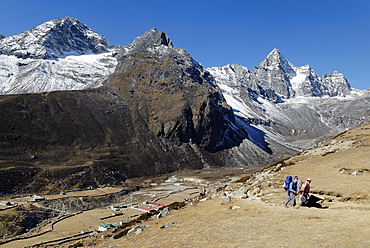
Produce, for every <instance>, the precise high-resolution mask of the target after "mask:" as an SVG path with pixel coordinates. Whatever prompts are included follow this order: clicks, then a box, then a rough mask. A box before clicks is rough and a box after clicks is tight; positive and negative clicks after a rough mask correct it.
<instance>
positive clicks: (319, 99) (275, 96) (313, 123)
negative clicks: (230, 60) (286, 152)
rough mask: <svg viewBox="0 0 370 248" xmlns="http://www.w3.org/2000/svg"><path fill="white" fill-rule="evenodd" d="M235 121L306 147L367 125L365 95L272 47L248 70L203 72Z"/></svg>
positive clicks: (341, 79) (337, 77) (339, 77)
mask: <svg viewBox="0 0 370 248" xmlns="http://www.w3.org/2000/svg"><path fill="white" fill-rule="evenodd" d="M206 70H208V71H209V72H210V73H211V75H212V76H213V77H214V79H215V84H216V85H217V86H218V87H220V88H221V89H222V92H223V94H224V96H225V99H226V101H227V103H228V104H229V105H230V106H231V107H232V108H233V109H234V112H235V115H236V116H237V118H240V119H242V120H247V121H248V122H251V123H254V125H256V126H258V127H257V128H258V129H260V130H263V131H264V132H265V133H266V136H269V137H271V138H272V139H278V138H279V136H281V135H282V136H283V137H284V139H285V141H286V142H287V143H289V144H291V145H293V146H296V145H297V146H298V147H300V148H303V147H305V148H308V147H309V146H311V145H312V144H313V142H314V140H315V139H317V138H318V137H321V136H325V135H328V134H334V133H337V132H341V131H343V130H346V129H351V128H353V127H356V126H359V125H362V124H366V123H368V122H369V120H370V118H369V108H368V104H369V99H370V98H369V97H370V95H369V91H360V90H356V89H353V88H351V86H350V84H349V82H348V81H347V79H346V78H345V77H344V75H343V74H342V73H339V72H336V71H335V72H333V73H331V74H328V73H326V74H324V75H323V76H322V77H319V76H318V75H317V74H316V73H315V72H314V70H313V69H312V68H311V67H310V66H309V65H305V66H301V67H296V66H294V65H293V64H292V63H290V62H289V61H288V60H287V59H286V58H284V56H283V55H282V54H281V53H280V52H279V51H278V50H277V49H274V50H273V51H272V52H270V54H269V55H268V56H267V58H266V59H264V60H263V61H262V62H261V63H260V64H259V65H258V66H256V67H255V68H254V69H253V70H252V71H250V70H248V68H246V67H244V66H241V65H236V64H232V65H226V66H221V67H212V68H207V69H206Z"/></svg>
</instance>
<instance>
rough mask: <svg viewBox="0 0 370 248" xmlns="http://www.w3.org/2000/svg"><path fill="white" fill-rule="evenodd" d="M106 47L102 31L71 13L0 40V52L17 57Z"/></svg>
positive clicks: (60, 54) (51, 55)
mask: <svg viewBox="0 0 370 248" xmlns="http://www.w3.org/2000/svg"><path fill="white" fill-rule="evenodd" d="M108 50H109V43H108V41H107V40H106V39H105V38H104V37H103V36H102V35H99V34H97V33H95V32H94V31H93V30H91V29H90V28H88V27H87V26H86V25H85V24H83V23H81V22H79V21H78V20H77V19H76V18H73V17H64V18H60V19H55V20H51V21H48V22H45V23H43V24H41V25H39V26H36V27H34V28H32V29H30V30H28V31H25V32H22V33H19V34H16V35H12V36H8V37H5V38H3V39H1V40H0V54H4V55H14V56H16V57H18V58H42V59H51V58H54V59H55V58H62V57H65V56H67V55H71V54H73V55H85V54H99V53H103V52H107V51H108Z"/></svg>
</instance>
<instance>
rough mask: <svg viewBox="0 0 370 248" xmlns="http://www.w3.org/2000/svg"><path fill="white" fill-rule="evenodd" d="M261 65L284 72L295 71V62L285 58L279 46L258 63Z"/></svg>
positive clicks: (259, 66)
mask: <svg viewBox="0 0 370 248" xmlns="http://www.w3.org/2000/svg"><path fill="white" fill-rule="evenodd" d="M261 67H263V68H266V69H269V70H276V69H278V70H282V71H283V72H284V73H288V74H291V73H294V69H293V67H294V66H293V64H292V63H290V62H289V61H288V60H287V59H286V58H284V56H283V55H282V54H281V53H280V51H279V50H278V49H277V48H274V49H273V50H272V51H271V52H270V53H269V54H268V55H267V57H266V58H265V59H264V60H263V61H262V62H261V63H260V64H259V65H258V68H261Z"/></svg>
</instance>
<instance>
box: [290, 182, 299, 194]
mask: <svg viewBox="0 0 370 248" xmlns="http://www.w3.org/2000/svg"><path fill="white" fill-rule="evenodd" d="M288 191H291V192H296V191H297V181H293V182H291V183H290V184H289V189H288Z"/></svg>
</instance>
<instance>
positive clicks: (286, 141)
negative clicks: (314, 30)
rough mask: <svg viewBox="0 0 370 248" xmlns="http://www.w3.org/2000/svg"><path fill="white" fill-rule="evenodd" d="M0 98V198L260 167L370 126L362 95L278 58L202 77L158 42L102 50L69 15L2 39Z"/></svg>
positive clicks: (332, 77) (154, 38)
mask: <svg viewBox="0 0 370 248" xmlns="http://www.w3.org/2000/svg"><path fill="white" fill-rule="evenodd" d="M55 91H58V92H55ZM0 93H1V94H2V96H0V118H1V121H0V141H1V142H0V165H1V168H2V170H1V172H0V173H1V175H2V177H3V178H7V180H4V181H3V182H2V183H1V185H0V191H1V192H2V193H11V192H20V191H26V192H29V191H32V190H34V191H40V190H48V191H50V192H52V191H56V190H60V189H69V188H84V187H91V186H98V185H102V184H116V183H119V182H121V181H124V180H126V179H127V178H131V177H138V176H153V175H158V174H162V173H166V172H171V171H174V170H179V169H184V168H204V167H209V166H265V165H268V164H270V163H273V162H276V161H278V160H280V159H281V158H284V157H287V156H290V155H292V154H294V153H296V152H297V151H300V150H301V149H303V148H305V147H308V146H312V145H313V144H314V142H315V141H316V140H317V139H319V138H321V137H323V136H326V135H329V134H333V133H337V132H340V131H343V130H345V129H348V128H352V127H356V126H359V125H362V124H365V123H369V120H370V119H369V118H370V117H369V116H370V110H369V106H370V104H369V101H370V92H369V91H368V90H364V91H360V90H356V89H353V88H351V86H350V84H349V83H348V81H347V80H346V79H345V77H344V75H343V74H341V73H338V72H333V73H331V74H325V75H323V76H322V77H319V76H318V75H317V74H316V73H315V72H314V71H313V70H312V69H311V68H310V67H309V66H302V67H296V66H294V65H292V64H291V63H290V62H289V61H288V60H287V59H285V58H284V57H283V56H282V55H281V53H280V52H279V51H278V50H277V49H274V50H273V51H272V52H271V53H270V54H269V55H268V56H267V58H266V59H265V60H263V61H262V62H261V63H260V64H259V65H258V66H257V67H255V68H254V69H253V70H252V71H250V70H248V69H247V68H246V67H243V66H241V65H235V64H233V65H226V66H221V67H213V68H207V69H204V68H203V67H202V66H201V64H200V63H198V62H197V61H195V60H194V59H193V58H192V57H191V56H190V55H189V54H188V52H187V51H186V50H184V49H181V48H175V47H173V43H172V41H171V40H170V38H169V37H168V36H167V35H166V34H165V33H164V32H160V31H158V30H156V29H152V30H149V31H147V32H146V33H145V34H144V35H143V36H140V37H138V38H136V39H135V40H134V41H133V42H132V43H131V44H128V45H126V46H123V47H120V46H110V45H109V43H108V42H107V40H106V39H105V38H104V37H103V36H101V35H99V34H96V33H95V32H94V31H93V30H91V29H90V28H88V27H87V26H86V25H84V24H82V23H80V22H79V21H78V20H77V19H75V18H71V17H65V18H61V19H57V20H52V21H48V22H46V23H44V24H41V25H39V26H37V27H35V28H33V29H31V30H29V31H25V32H23V33H20V34H16V35H13V36H10V37H3V38H1V39H0ZM29 93H36V94H29ZM22 175H23V176H22ZM17 178H18V179H17Z"/></svg>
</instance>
